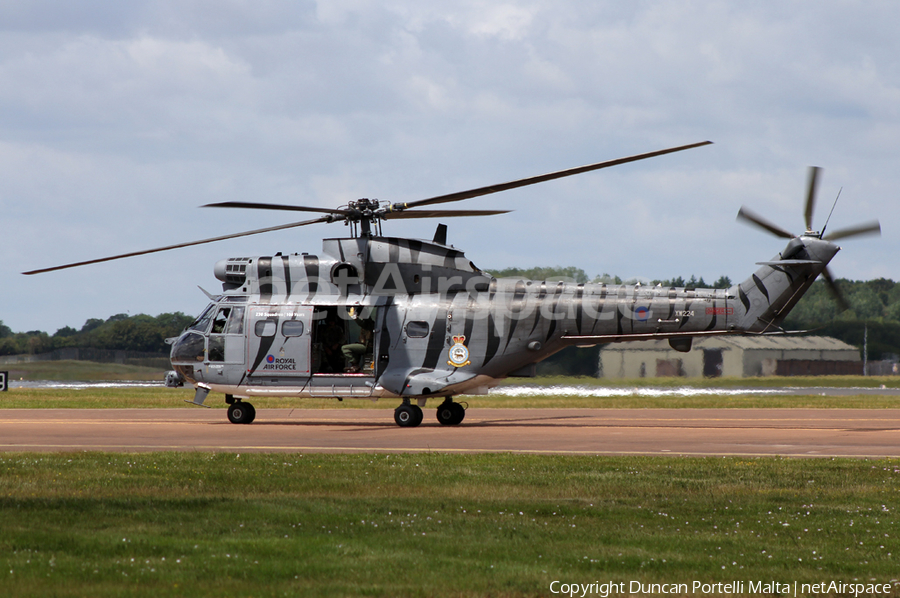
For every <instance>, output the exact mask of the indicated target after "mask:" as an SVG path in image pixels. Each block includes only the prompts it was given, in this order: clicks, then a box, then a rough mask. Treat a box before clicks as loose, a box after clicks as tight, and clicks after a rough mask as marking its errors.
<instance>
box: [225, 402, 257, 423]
mask: <svg viewBox="0 0 900 598" xmlns="http://www.w3.org/2000/svg"><path fill="white" fill-rule="evenodd" d="M254 419H256V409H255V408H254V407H253V405H251V404H250V403H245V402H243V401H235V402H234V403H232V404H231V405H229V406H228V421H230V422H231V423H233V424H249V423H250V422H252V421H253V420H254Z"/></svg>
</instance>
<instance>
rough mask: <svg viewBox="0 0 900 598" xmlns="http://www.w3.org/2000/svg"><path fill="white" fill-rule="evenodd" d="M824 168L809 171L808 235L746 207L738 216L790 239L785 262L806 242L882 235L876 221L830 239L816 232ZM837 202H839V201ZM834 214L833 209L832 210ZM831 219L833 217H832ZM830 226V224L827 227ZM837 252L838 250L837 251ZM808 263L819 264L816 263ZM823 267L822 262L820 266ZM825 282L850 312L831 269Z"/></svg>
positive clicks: (841, 231) (832, 234)
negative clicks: (792, 230)
mask: <svg viewBox="0 0 900 598" xmlns="http://www.w3.org/2000/svg"><path fill="white" fill-rule="evenodd" d="M821 170H822V169H821V168H819V167H818V166H811V167H810V169H809V179H808V183H807V191H806V203H805V206H804V209H803V219H804V223H805V225H806V232H804V233H803V234H802V235H795V234H793V233H791V232H789V231H787V230H785V229H783V228H781V227H780V226H778V225H776V224H773V223H772V222H770V221H769V220H767V219H766V218H763V217H762V216H760V215H758V214H756V213H754V212H753V211H751V210H748V209H747V208H746V207H743V206H742V207H741V209H740V211H739V212H738V215H737V219H738V220H741V221H743V222H745V223H747V224H752V225H753V226H756V227H759V228H761V229H763V230H765V231H766V232H768V233H770V234H772V235H775V236H776V237H780V238H782V239H790V240H791V242H790V243H788V249H787V250H786V251H785V252H782V261H783V262H785V261H786V260H788V259H790V258H792V257H793V254H795V253H796V252H797V251H798V250H800V249H801V248H802V247H804V246H805V244H804V243H803V240H804V239H821V240H822V241H827V242H829V243H830V242H832V241H836V240H838V239H847V238H850V237H860V236H864V235H880V234H881V224H880V223H879V222H878V221H877V220H873V221H870V222H865V223H862V224H858V225H856V226H850V227H847V228H842V229H838V230H836V231H832V232H830V233H828V234H827V235H826V234H824V231H825V229H824V228H823V229H822V232H817V231H815V230H813V228H812V220H813V212H814V210H815V204H816V188H817V186H818V182H819V175H820V173H821ZM835 202H837V200H835ZM832 211H833V208H832ZM829 218H830V216H829ZM826 226H827V223H826ZM835 250H836V249H835ZM786 253H790V254H791V255H786ZM794 262H795V263H798V262H797V260H794ZM807 263H817V262H814V261H812V260H810V261H808V262H807ZM818 263H821V262H818ZM821 275H822V278H823V279H824V280H825V284H826V285H827V286H828V289H829V291H830V292H831V294H832V295H833V296H834V299H835V301H836V302H837V304H838V306H839V307H840V309H841V311H844V310H846V309H849V307H850V306H849V304H848V303H847V300H846V299H845V298H844V296H843V294H842V293H841V290H840V288H839V287H838V286H837V283H836V282H835V280H834V277H833V276H832V275H831V272H830V271H829V270H828V267H827V265H825V266H823V269H822V272H821Z"/></svg>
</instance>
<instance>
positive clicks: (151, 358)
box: [0, 347, 169, 369]
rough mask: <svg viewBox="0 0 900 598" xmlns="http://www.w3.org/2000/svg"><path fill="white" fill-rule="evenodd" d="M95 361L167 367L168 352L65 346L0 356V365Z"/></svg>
mask: <svg viewBox="0 0 900 598" xmlns="http://www.w3.org/2000/svg"><path fill="white" fill-rule="evenodd" d="M63 360H72V361H95V362H98V363H119V364H127V365H142V366H146V367H157V368H162V369H166V368H168V367H169V354H168V353H146V352H141V351H113V350H109V349H91V348H77V347H66V348H64V349H56V350H55V351H51V352H49V353H38V354H36V355H5V356H0V365H5V364H11V363H33V362H39V361H63Z"/></svg>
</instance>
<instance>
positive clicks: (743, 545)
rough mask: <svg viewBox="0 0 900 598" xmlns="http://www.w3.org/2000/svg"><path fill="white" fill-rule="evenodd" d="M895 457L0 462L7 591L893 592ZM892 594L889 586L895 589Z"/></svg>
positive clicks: (124, 457)
mask: <svg viewBox="0 0 900 598" xmlns="http://www.w3.org/2000/svg"><path fill="white" fill-rule="evenodd" d="M898 490H900V460H896V459H893V460H877V461H866V460H849V459H833V460H785V459H737V458H724V459H723V458H709V459H679V458H646V457H616V458H609V457H562V456H529V455H515V456H513V455H503V454H499V455H497V454H494V455H444V454H420V455H300V454H292V455H266V454H240V455H236V454H199V453H158V454H152V455H151V454H105V453H88V454H77V455H75V454H70V455H37V454H8V455H5V456H2V457H0V505H2V506H0V564H2V566H0V579H2V582H0V583H2V587H3V589H4V595H8V596H48V595H51V596H101V597H102V596H159V595H181V596H192V597H194V596H217V597H218V596H283V595H289V596H294V595H304V596H307V595H308V596H357V595H364V596H547V595H550V592H549V584H550V582H551V581H553V580H564V581H567V582H580V583H592V582H596V581H598V580H599V581H617V582H618V581H626V582H627V581H630V580H639V581H642V582H645V583H651V582H665V583H672V582H681V581H686V582H690V581H692V580H702V581H704V582H713V581H731V580H735V579H737V580H777V581H780V582H793V581H794V580H797V581H800V582H807V583H810V582H819V581H822V580H831V579H835V580H843V581H846V582H850V581H853V580H863V581H868V580H871V579H875V580H878V581H879V582H890V581H891V580H892V579H893V580H896V578H897V577H898V571H897V566H896V561H897V555H900V543H898V541H897V538H898V537H900V517H898V511H897V508H898V507H897V500H896V497H897V493H898ZM895 591H896V589H895Z"/></svg>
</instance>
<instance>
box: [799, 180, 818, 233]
mask: <svg viewBox="0 0 900 598" xmlns="http://www.w3.org/2000/svg"><path fill="white" fill-rule="evenodd" d="M820 170H821V168H819V167H818V166H810V167H809V184H808V185H807V190H806V208H805V209H804V211H803V217H804V219H805V220H806V230H812V216H813V208H814V207H815V203H816V185H817V184H818V181H819V171H820Z"/></svg>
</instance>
